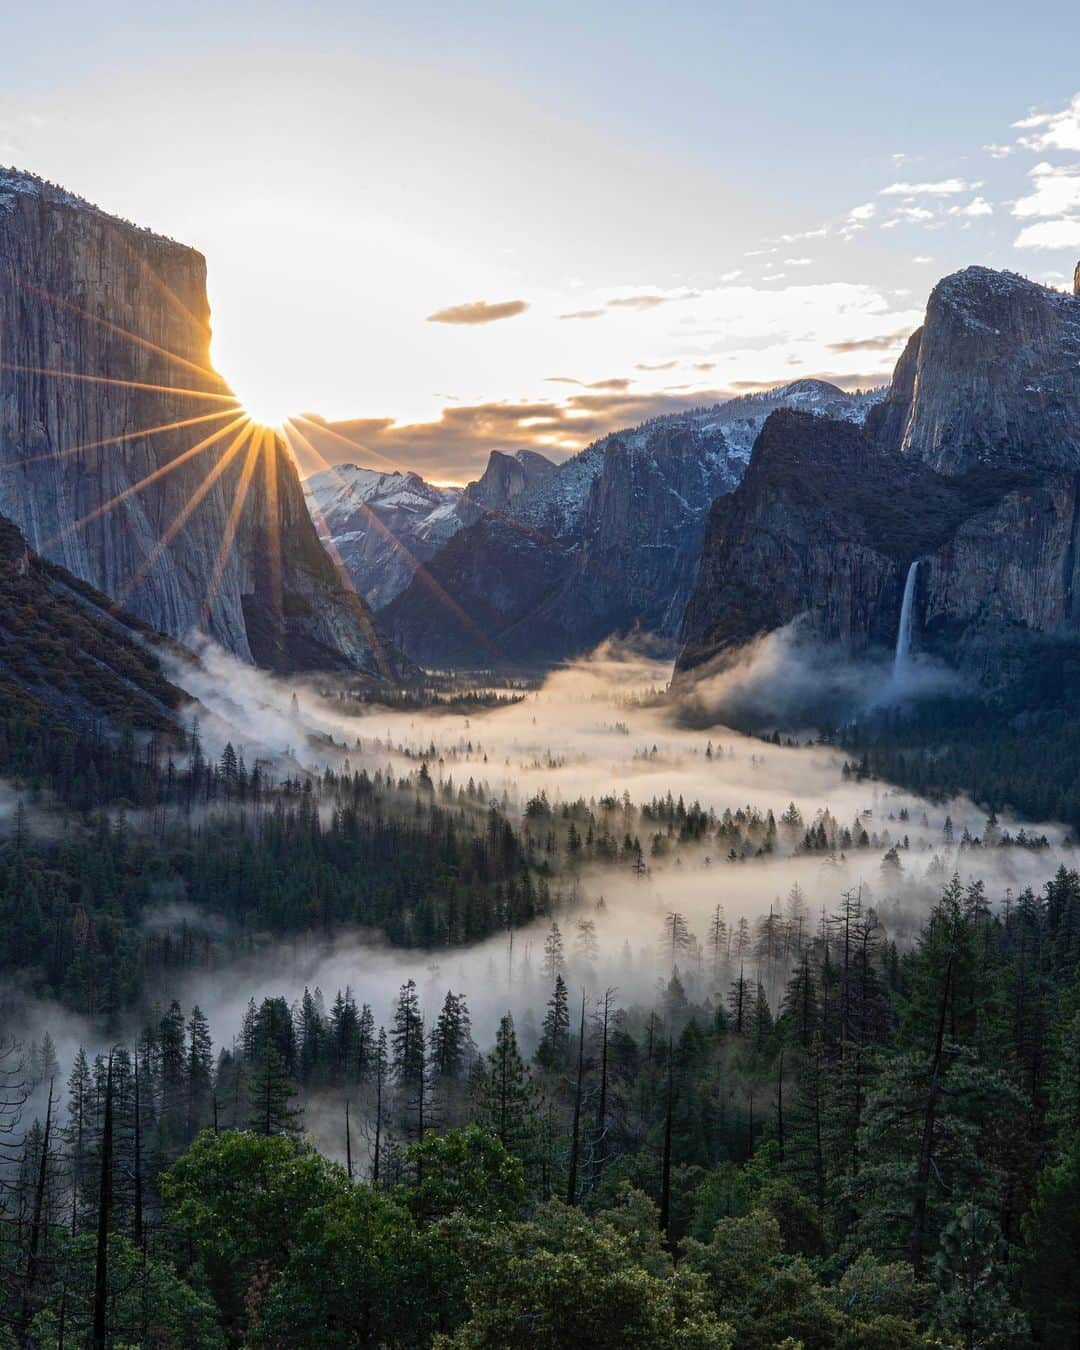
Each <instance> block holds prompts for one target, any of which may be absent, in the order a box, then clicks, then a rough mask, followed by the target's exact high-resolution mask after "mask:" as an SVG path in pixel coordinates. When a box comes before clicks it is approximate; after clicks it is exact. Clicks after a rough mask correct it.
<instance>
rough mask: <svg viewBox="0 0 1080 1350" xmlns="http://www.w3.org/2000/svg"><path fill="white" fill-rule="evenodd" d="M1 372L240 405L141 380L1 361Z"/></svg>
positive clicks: (229, 399) (232, 396) (197, 391)
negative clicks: (208, 399)
mask: <svg viewBox="0 0 1080 1350" xmlns="http://www.w3.org/2000/svg"><path fill="white" fill-rule="evenodd" d="M0 370H12V371H15V372H16V373H19V374H23V375H45V376H48V377H49V378H50V379H57V380H80V381H84V382H87V383H90V384H109V385H116V386H118V387H119V388H121V389H147V390H150V391H151V392H152V393H155V394H178V395H180V396H181V397H182V398H212V399H215V400H216V401H217V402H219V403H232V404H234V405H236V406H239V403H240V400H239V399H238V398H237V397H236V395H235V394H214V393H211V392H210V391H209V390H203V389H183V388H181V387H180V386H178V385H174V384H144V383H143V382H142V381H140V380H118V379H114V378H112V377H111V376H108V375H82V374H80V373H79V372H78V371H75V370H56V369H54V368H53V367H51V366H24V365H19V364H16V362H14V361H0Z"/></svg>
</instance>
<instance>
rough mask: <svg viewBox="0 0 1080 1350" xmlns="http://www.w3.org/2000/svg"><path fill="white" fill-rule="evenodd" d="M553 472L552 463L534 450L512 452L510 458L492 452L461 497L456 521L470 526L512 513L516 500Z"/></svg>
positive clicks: (498, 452) (553, 466) (497, 451)
mask: <svg viewBox="0 0 1080 1350" xmlns="http://www.w3.org/2000/svg"><path fill="white" fill-rule="evenodd" d="M554 471H555V465H554V464H553V463H552V462H551V460H550V459H546V458H545V457H544V456H543V455H540V454H537V452H536V451H535V450H514V451H511V452H510V453H509V454H504V453H503V451H501V450H493V451H492V452H491V454H490V456H489V457H488V463H487V468H486V469H485V470H484V472H483V473H482V474H481V476H480V477H479V478H478V479H477V480H476V481H475V482H474V483H470V484H469V485H468V486H467V487H466V489H465V491H464V493H463V494H462V498H461V502H460V504H459V506H458V517H459V519H460V520H461V522H462V524H465V525H472V524H473V523H474V522H475V521H477V520H479V519H480V517H481V516H483V515H485V514H487V513H488V512H492V511H493V512H495V513H496V514H501V513H504V512H508V511H511V510H512V509H513V503H514V501H515V500H516V498H518V497H520V496H521V494H522V493H523V492H528V491H529V490H530V489H532V488H534V487H536V485H537V484H538V483H542V482H543V481H544V479H545V478H547V476H548V475H549V474H551V473H554Z"/></svg>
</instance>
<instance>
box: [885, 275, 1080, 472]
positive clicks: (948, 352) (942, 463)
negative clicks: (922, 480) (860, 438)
mask: <svg viewBox="0 0 1080 1350" xmlns="http://www.w3.org/2000/svg"><path fill="white" fill-rule="evenodd" d="M1078 372H1080V306H1078V305H1077V303H1076V300H1075V298H1074V297H1073V296H1069V295H1064V294H1062V292H1060V291H1054V290H1050V289H1049V288H1048V287H1046V286H1040V285H1038V284H1037V283H1035V282H1033V281H1028V280H1026V279H1025V278H1024V277H1019V276H1016V275H1015V274H1014V273H1011V272H994V271H991V270H990V269H989V268H986V267H968V268H966V269H965V270H964V271H963V272H957V273H955V274H954V275H952V276H949V277H946V278H945V279H944V280H943V281H941V282H939V283H938V285H937V286H935V287H934V290H933V291H932V293H931V295H930V299H929V301H928V303H927V307H926V322H925V323H924V324H923V326H922V328H921V329H919V331H918V332H916V333H915V334H914V335H913V336H912V338H911V339H910V340H909V342H908V345H907V348H906V350H905V351H904V354H903V355H902V356H901V358H900V361H899V363H898V365H897V367H896V372H895V375H894V377H893V382H892V387H891V388H890V390H889V394H888V397H887V398H886V400H885V402H884V403H883V404H882V406H881V408H880V409H878V410H877V411H876V412H875V414H874V416H873V418H872V419H871V427H872V429H873V430H874V433H875V436H876V439H877V440H878V442H879V443H880V444H881V445H882V446H884V447H886V448H888V449H897V450H900V451H901V452H903V453H904V454H907V455H913V456H915V457H917V458H918V459H921V460H923V461H925V462H926V463H927V464H930V465H932V466H933V467H934V468H935V469H939V470H940V471H941V472H942V473H962V472H963V471H964V470H965V469H968V468H971V467H972V466H973V465H976V464H994V465H1010V464H1019V465H1023V466H1025V467H1036V466H1037V467H1041V468H1065V469H1080V378H1078Z"/></svg>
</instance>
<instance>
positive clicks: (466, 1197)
mask: <svg viewBox="0 0 1080 1350" xmlns="http://www.w3.org/2000/svg"><path fill="white" fill-rule="evenodd" d="M408 1156H409V1161H410V1163H412V1164H414V1166H415V1171H416V1175H417V1176H418V1177H419V1178H420V1180H419V1181H418V1182H417V1183H416V1185H415V1186H413V1187H411V1188H408V1189H406V1190H405V1192H404V1195H403V1202H404V1203H405V1205H406V1206H407V1207H408V1209H409V1212H410V1213H411V1214H412V1215H413V1216H414V1217H415V1218H416V1219H417V1220H418V1221H420V1222H424V1223H430V1222H432V1221H434V1220H436V1219H445V1218H449V1217H450V1216H451V1215H453V1214H461V1215H462V1216H463V1217H464V1218H465V1219H466V1221H467V1222H469V1223H473V1224H485V1223H495V1222H496V1221H498V1220H502V1219H510V1218H513V1217H514V1216H515V1215H516V1214H517V1213H518V1212H519V1211H520V1210H521V1209H523V1208H524V1205H525V1176H524V1172H523V1170H522V1166H521V1163H520V1161H519V1160H518V1159H517V1158H515V1157H514V1156H513V1155H512V1154H511V1153H509V1152H507V1150H506V1149H505V1148H504V1147H503V1145H502V1143H501V1142H500V1141H499V1140H498V1139H497V1138H495V1137H494V1136H493V1135H491V1134H489V1133H488V1132H487V1131H486V1130H482V1129H481V1128H480V1127H479V1126H478V1125H469V1126H468V1127H467V1128H466V1129H464V1130H449V1131H448V1132H447V1133H446V1134H444V1135H441V1136H440V1135H436V1134H429V1135H428V1136H427V1138H425V1139H424V1141H423V1142H422V1143H419V1144H413V1145H412V1146H411V1148H410V1149H409V1155H408Z"/></svg>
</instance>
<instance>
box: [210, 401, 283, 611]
mask: <svg viewBox="0 0 1080 1350" xmlns="http://www.w3.org/2000/svg"><path fill="white" fill-rule="evenodd" d="M272 434H273V433H272V432H270V431H269V430H268V429H267V428H266V427H256V428H255V434H254V435H253V436H252V438H251V445H250V446H249V448H248V452H247V458H246V459H245V460H244V467H243V468H242V469H241V470H240V478H239V481H238V482H237V484H236V492H235V493H234V494H233V500H232V506H231V507H230V508H229V514H228V517H227V519H226V521H225V528H224V530H222V532H221V545H220V547H219V548H218V551H217V557H216V558H215V559H214V567H213V570H212V571H211V573H210V580H209V581H208V582H207V583H206V594H205V595H204V596H203V603H202V610H201V622H202V626H203V628H208V627H209V625H210V611H211V609H212V608H213V604H214V600H215V599H216V598H217V592H218V587H219V586H220V585H221V578H222V575H223V574H224V571H225V564H226V563H227V562H228V560H229V553H230V551H231V550H232V545H233V539H234V538H235V536H236V527H237V525H239V523H240V513H241V512H242V511H243V509H244V502H245V501H246V500H247V495H248V488H250V486H251V479H252V475H253V474H254V473H255V465H256V464H257V463H258V460H259V455H260V453H261V452H263V450H264V449H265V446H266V438H267V436H269V435H272Z"/></svg>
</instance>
